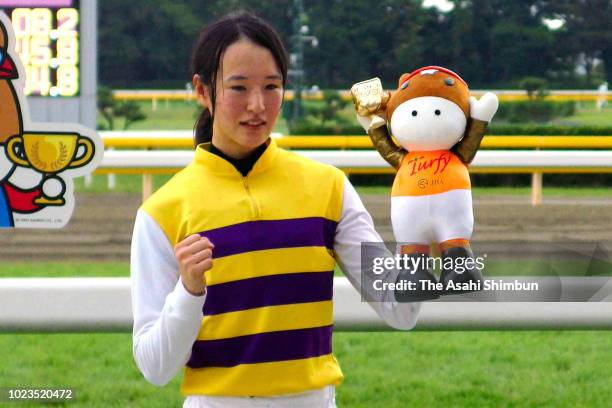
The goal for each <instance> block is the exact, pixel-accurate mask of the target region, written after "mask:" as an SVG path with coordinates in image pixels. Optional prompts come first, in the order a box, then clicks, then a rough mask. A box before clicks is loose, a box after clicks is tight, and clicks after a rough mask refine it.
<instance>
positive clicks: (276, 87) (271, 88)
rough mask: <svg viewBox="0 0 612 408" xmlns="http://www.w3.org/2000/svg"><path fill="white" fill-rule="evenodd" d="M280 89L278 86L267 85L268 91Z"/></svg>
mask: <svg viewBox="0 0 612 408" xmlns="http://www.w3.org/2000/svg"><path fill="white" fill-rule="evenodd" d="M278 88H280V87H279V86H278V85H276V84H268V85H266V89H268V90H275V89H278Z"/></svg>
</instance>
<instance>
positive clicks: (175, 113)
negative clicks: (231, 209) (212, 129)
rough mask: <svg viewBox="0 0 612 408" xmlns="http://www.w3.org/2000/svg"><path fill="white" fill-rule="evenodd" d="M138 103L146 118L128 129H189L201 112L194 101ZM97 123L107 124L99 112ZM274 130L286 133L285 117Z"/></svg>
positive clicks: (118, 124) (118, 123) (118, 125)
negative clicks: (154, 103) (155, 105)
mask: <svg viewBox="0 0 612 408" xmlns="http://www.w3.org/2000/svg"><path fill="white" fill-rule="evenodd" d="M138 105H140V108H141V110H142V112H143V113H144V114H145V115H146V117H147V118H146V119H145V120H144V121H141V122H135V123H133V124H131V125H130V126H129V128H128V130H180V129H182V130H186V129H189V130H191V129H193V127H194V124H195V122H196V120H197V118H198V117H199V115H200V112H201V109H200V108H199V107H198V106H197V105H196V103H195V102H194V101H158V102H157V109H156V110H153V104H152V103H151V102H147V101H140V102H138ZM98 123H99V124H104V126H105V127H106V126H107V124H106V122H105V121H104V119H103V117H102V116H101V115H100V113H99V112H98ZM124 124H125V121H124V120H123V119H117V120H116V121H115V123H114V127H115V129H114V130H122V129H123V126H124ZM274 131H275V132H281V133H283V134H287V122H286V121H285V119H283V118H282V117H279V118H278V121H277V123H276V126H275V128H274Z"/></svg>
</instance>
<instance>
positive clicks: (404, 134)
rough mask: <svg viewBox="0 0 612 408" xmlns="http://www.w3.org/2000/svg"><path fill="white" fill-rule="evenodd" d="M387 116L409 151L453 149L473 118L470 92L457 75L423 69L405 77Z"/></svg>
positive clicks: (438, 70)
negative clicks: (469, 119)
mask: <svg viewBox="0 0 612 408" xmlns="http://www.w3.org/2000/svg"><path fill="white" fill-rule="evenodd" d="M386 113H387V118H388V121H389V124H390V127H391V133H392V134H393V136H394V137H395V139H396V140H397V141H398V143H400V144H401V145H402V147H404V148H405V149H407V150H408V151H431V150H442V149H445V150H446V149H450V148H451V147H453V146H454V145H455V144H456V143H457V142H458V141H459V140H461V138H462V137H463V134H464V131H465V127H466V124H467V120H468V118H469V117H470V91H469V89H468V86H467V84H466V83H465V81H464V80H463V79H461V77H460V76H459V75H457V74H456V73H454V72H453V71H451V70H449V69H446V68H442V67H436V66H427V67H423V68H420V69H417V70H416V71H414V72H412V73H410V74H404V75H402V76H401V78H400V80H399V86H398V89H397V91H395V92H393V94H392V95H391V98H390V99H389V101H388V102H387V109H386Z"/></svg>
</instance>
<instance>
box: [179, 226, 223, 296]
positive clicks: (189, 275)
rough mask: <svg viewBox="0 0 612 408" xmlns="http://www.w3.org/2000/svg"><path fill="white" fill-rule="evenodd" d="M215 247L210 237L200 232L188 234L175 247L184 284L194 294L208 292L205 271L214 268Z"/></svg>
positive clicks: (199, 294) (198, 294)
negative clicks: (213, 254)
mask: <svg viewBox="0 0 612 408" xmlns="http://www.w3.org/2000/svg"><path fill="white" fill-rule="evenodd" d="M214 247H215V246H214V245H213V244H212V242H210V241H209V240H208V238H206V237H202V236H200V235H198V234H194V235H190V236H188V237H187V238H185V239H184V240H182V241H181V242H179V243H178V244H176V246H175V247H174V256H175V257H176V260H177V262H178V264H179V270H180V273H181V280H182V281H183V286H185V289H186V290H187V291H188V292H189V293H191V294H192V295H194V296H201V295H203V294H204V293H206V280H205V278H204V272H206V271H207V270H209V269H210V268H212V250H213V248H214Z"/></svg>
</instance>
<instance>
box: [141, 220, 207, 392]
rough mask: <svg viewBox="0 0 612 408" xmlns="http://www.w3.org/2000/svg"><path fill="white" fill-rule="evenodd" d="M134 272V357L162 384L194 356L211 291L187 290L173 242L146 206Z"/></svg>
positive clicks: (149, 376) (153, 380) (147, 375)
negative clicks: (203, 308)
mask: <svg viewBox="0 0 612 408" xmlns="http://www.w3.org/2000/svg"><path fill="white" fill-rule="evenodd" d="M130 274H131V284H132V311H133V314H134V330H133V353H134V360H135V361H136V365H137V366H138V368H139V369H140V371H141V372H142V374H143V375H144V377H145V378H146V379H147V380H148V381H149V382H151V383H152V384H155V385H157V386H162V385H165V384H167V383H168V382H169V381H170V380H171V379H172V378H173V377H174V376H175V375H176V374H177V373H178V372H179V371H180V370H181V369H182V368H183V367H184V366H185V363H186V362H187V360H188V359H189V357H190V355H191V347H192V346H193V342H194V341H195V339H196V337H197V335H198V332H199V330H200V325H201V322H202V307H203V305H204V300H205V298H206V295H202V296H193V295H192V294H190V293H189V292H187V291H186V290H185V287H184V286H183V283H182V281H181V280H180V274H179V268H178V264H177V262H176V258H175V257H174V250H173V247H172V245H171V244H170V242H169V241H168V238H167V237H166V235H165V234H164V232H163V231H162V229H161V228H160V226H159V225H158V224H157V222H155V220H154V219H153V218H152V217H151V216H150V215H149V214H147V213H146V212H144V211H142V210H139V211H138V213H137V214H136V222H135V224H134V234H133V237H132V249H131V265H130Z"/></svg>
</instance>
